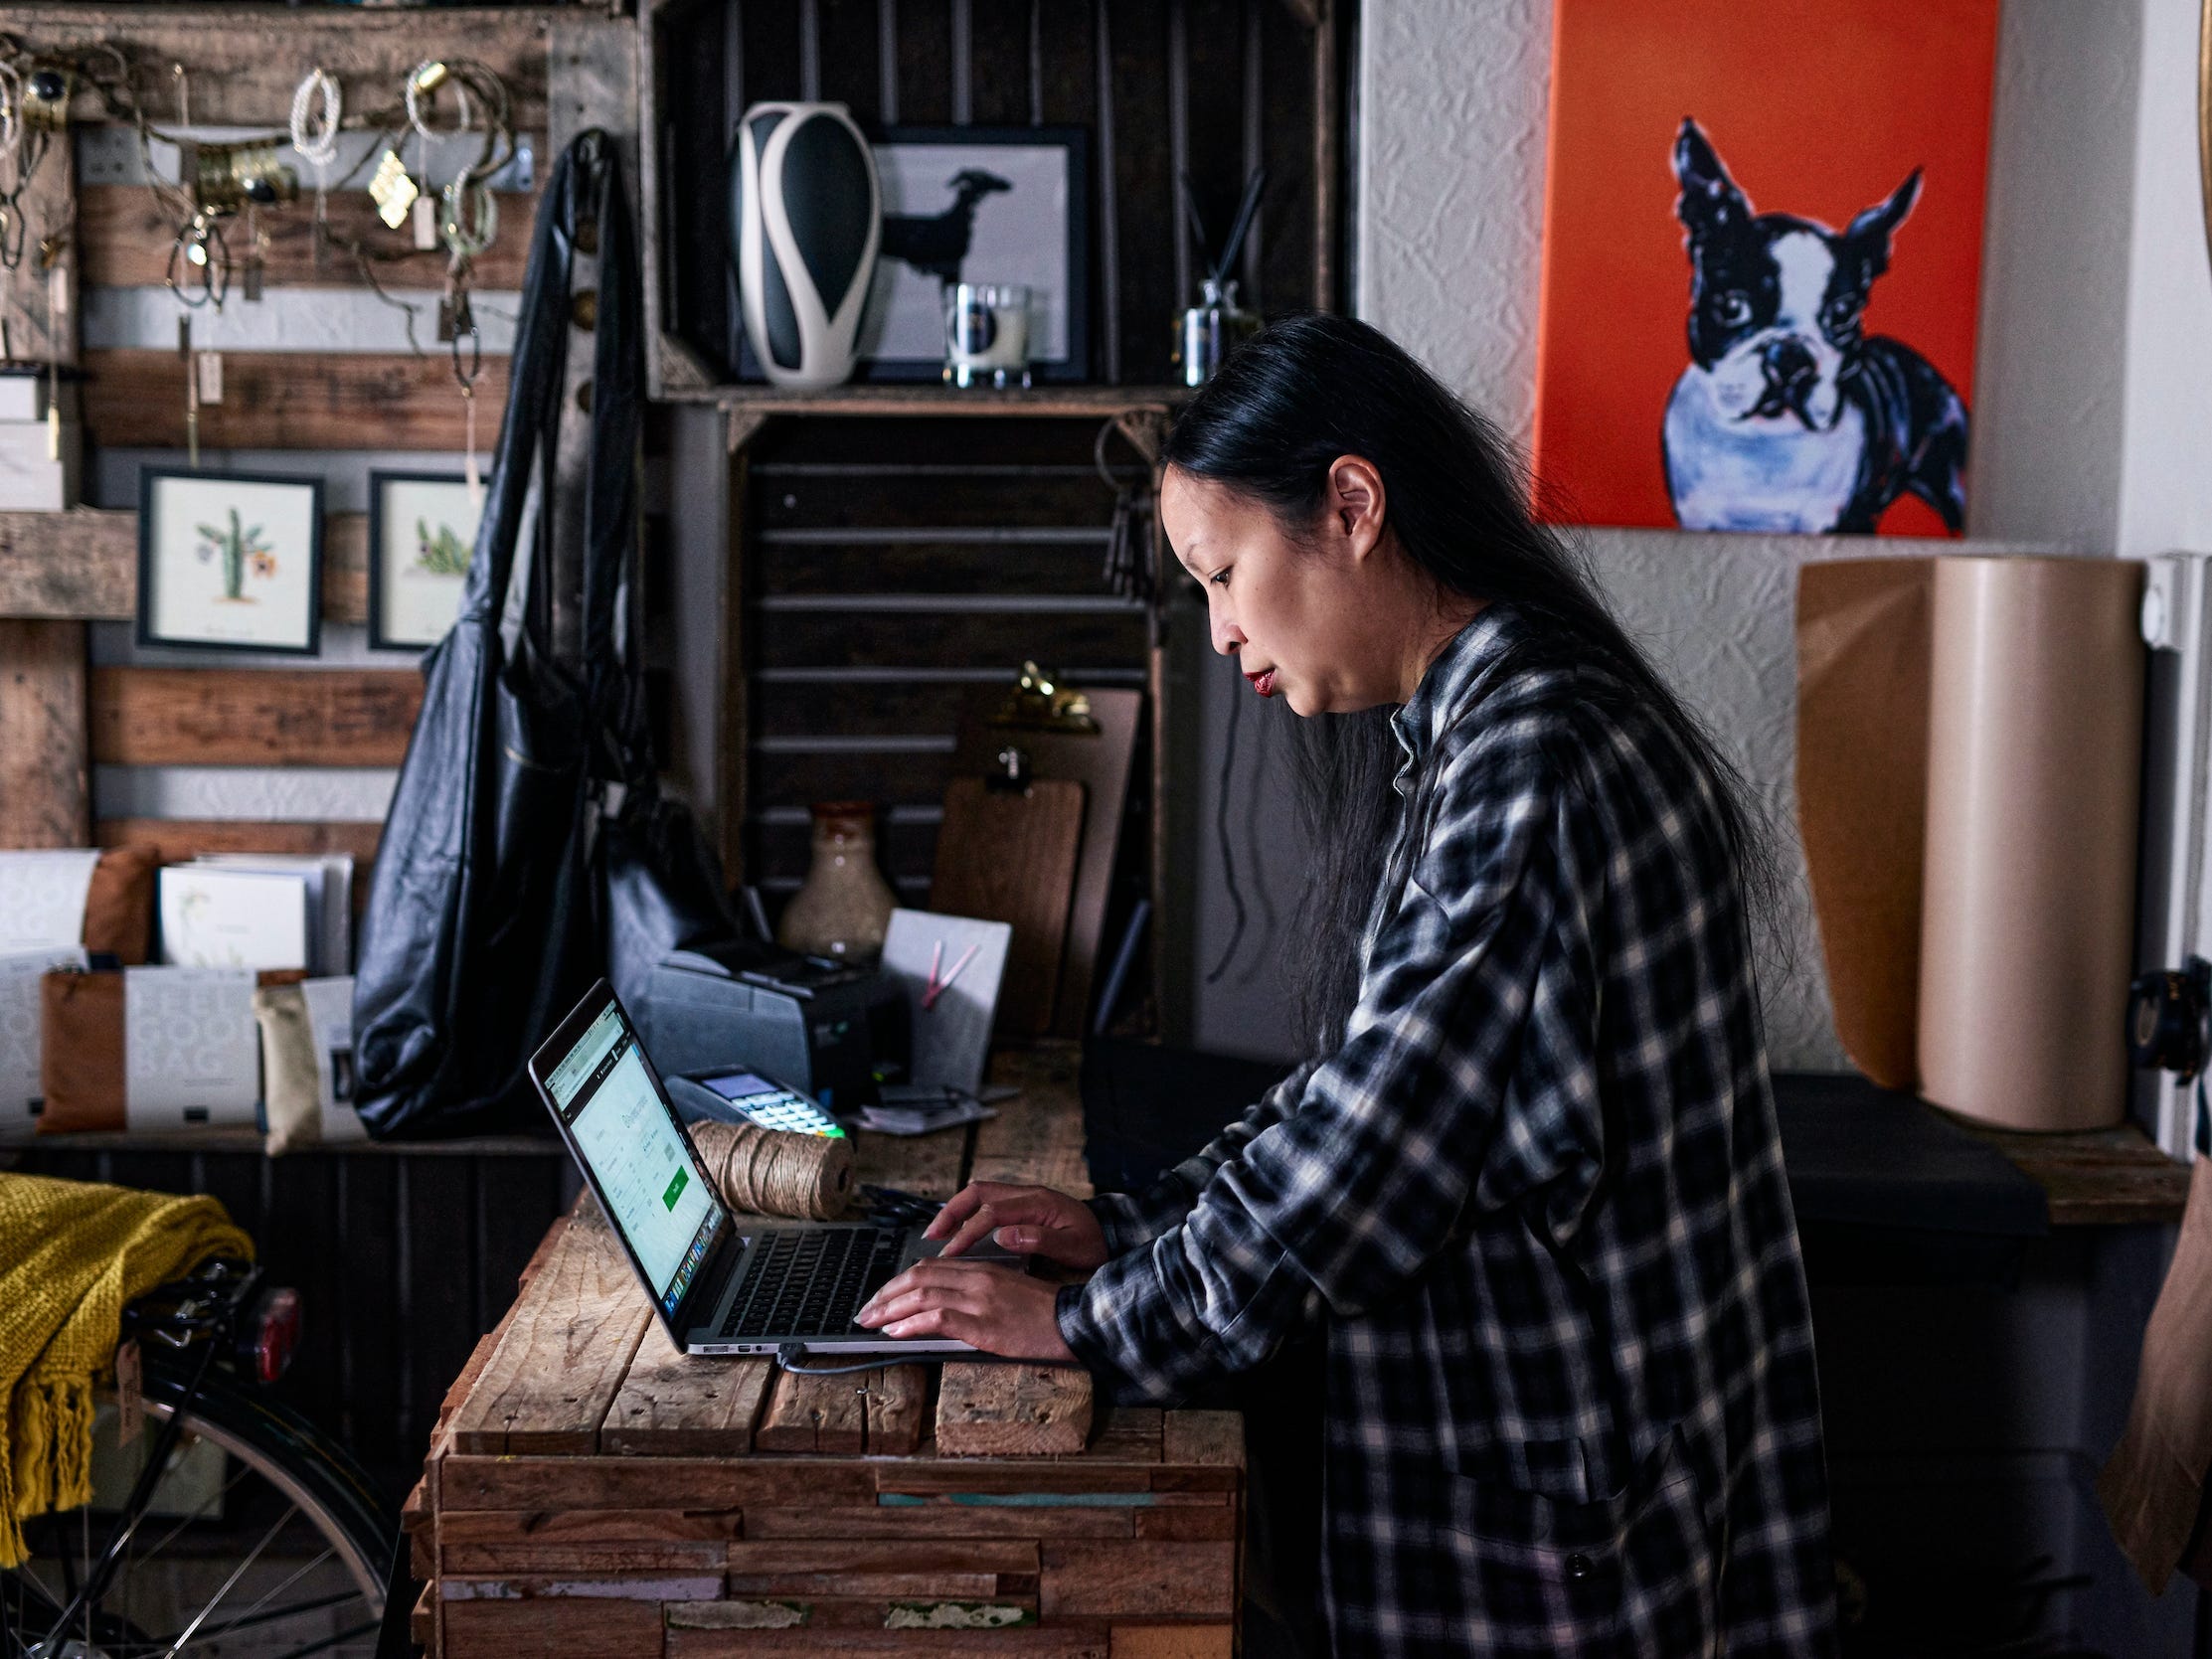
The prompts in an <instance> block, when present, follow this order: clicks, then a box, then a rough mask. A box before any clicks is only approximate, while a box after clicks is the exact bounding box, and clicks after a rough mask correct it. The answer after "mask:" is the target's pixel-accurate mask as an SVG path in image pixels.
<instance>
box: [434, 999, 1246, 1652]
mask: <svg viewBox="0 0 2212 1659" xmlns="http://www.w3.org/2000/svg"><path fill="white" fill-rule="evenodd" d="M1079 1060H1080V1052H1079V1050H1078V1048H1077V1046H1076V1045H1074V1044H1072V1043H1068V1044H1047V1045H1040V1046H1039V1047H1037V1048H1034V1049H1029V1050H1021V1051H1008V1052H1005V1053H1002V1054H1000V1055H999V1056H997V1057H995V1059H994V1061H993V1065H992V1073H991V1080H992V1082H993V1083H997V1084H1006V1085H1011V1086H1013V1087H1015V1088H1018V1089H1019V1090H1020V1091H1021V1092H1020V1093H1019V1094H1018V1095H1017V1096H1015V1097H1013V1098H1010V1099H1007V1100H1004V1101H1002V1102H999V1103H998V1115H997V1116H996V1117H993V1118H989V1119H986V1120H985V1121H983V1122H981V1123H976V1124H969V1125H964V1126H961V1127H958V1128H953V1129H947V1130H939V1131H937V1132H936V1133H933V1134H929V1135H920V1136H890V1135H880V1134H869V1133H865V1132H863V1133H860V1134H857V1135H855V1137H854V1141H855V1152H856V1154H857V1162H858V1178H859V1179H860V1180H861V1181H864V1182H870V1183H875V1184H879V1185H884V1186H894V1187H898V1188H901V1189H904V1190H906V1191H909V1192H914V1193H919V1194H923V1195H927V1196H929V1197H934V1198H946V1197H949V1196H951V1194H952V1193H954V1192H955V1191H957V1190H958V1189H959V1188H960V1186H962V1185H963V1184H964V1183H965V1182H967V1181H969V1180H974V1179H980V1180H997V1181H1011V1182H1041V1183H1044V1184H1047V1185H1051V1186H1055V1187H1059V1188H1061V1189H1062V1190H1064V1191H1070V1192H1074V1193H1076V1194H1078V1195H1079V1196H1088V1194H1089V1192H1090V1188H1089V1185H1088V1183H1087V1181H1086V1179H1085V1167H1084V1161H1083V1114H1082V1107H1081V1103H1080V1099H1079V1097H1078V1092H1077V1086H1076V1073H1077V1068H1078V1064H1079ZM1244 1464H1245V1453H1244V1433H1243V1423H1242V1419H1241V1418H1240V1417H1239V1416H1238V1415H1237V1414H1236V1413H1235V1412H1229V1411H1207V1410H1165V1411H1163V1410H1150V1409H1129V1408H1115V1409H1112V1410H1106V1409H1103V1408H1096V1407H1095V1406H1094V1402H1093V1399H1092V1387H1091V1379H1090V1377H1089V1376H1088V1375H1087V1374H1086V1373H1085V1372H1083V1371H1082V1370H1080V1369H1079V1368H1076V1367H1072V1366H1051V1365H1034V1364H1009V1363H1005V1362H990V1363H984V1362H976V1361H969V1362H961V1361H946V1362H944V1363H942V1364H941V1365H939V1364H920V1363H908V1364H893V1365H884V1366H878V1367H875V1368H873V1369H870V1370H867V1371H863V1372H858V1373H854V1374H851V1375H846V1376H836V1377H821V1376H814V1377H807V1376H794V1375H792V1374H790V1373H787V1372H782V1371H779V1370H777V1369H776V1368H775V1366H774V1364H773V1362H772V1361H769V1360H766V1359H759V1360H754V1359H729V1358H713V1359H709V1358H693V1357H691V1356H687V1355H684V1354H681V1353H678V1352H677V1351H676V1350H675V1348H674V1346H673V1344H672V1343H671V1342H670V1341H669V1339H668V1336H667V1334H666V1332H665V1330H664V1329H663V1327H662V1326H661V1324H660V1322H659V1320H658V1319H657V1318H656V1317H655V1316H654V1314H653V1311H652V1308H651V1305H650V1303H649V1302H648V1301H647V1299H646V1296H645V1293H644V1292H643V1290H642V1289H641V1288H640V1287H639V1285H638V1283H637V1280H636V1276H635V1274H634V1273H633V1271H632V1270H631V1268H630V1265H629V1263H628V1261H627V1259H626V1258H625V1256H624V1255H623V1253H622V1251H621V1248H620V1245H619V1244H618V1242H617V1241H616V1240H615V1239H614V1237H613V1236H612V1234H611V1232H610V1231H609V1230H608V1228H607V1225H606V1222H605V1219H604V1217H603V1216H602V1215H601V1214H600V1213H599V1210H598V1207H597V1205H596V1201H595V1200H594V1199H593V1198H592V1196H591V1194H590V1193H589V1191H587V1192H586V1193H585V1195H584V1196H583V1197H582V1198H581V1199H580V1200H579V1202H578V1204H577V1207H576V1209H575V1211H574V1212H572V1214H571V1215H569V1216H567V1217H565V1218H563V1219H561V1220H560V1221H557V1222H556V1223H555V1224H554V1226H553V1228H552V1230H551V1231H550V1232H549V1233H548V1234H547V1236H546V1239H545V1241H544V1243H543V1244H541V1245H540V1246H539V1249H538V1251H537V1254H536V1255H535V1256H534V1257H533V1258H532V1259H531V1262H530V1264H529V1265H528V1266H527V1267H526V1268H525V1269H524V1272H523V1274H522V1279H521V1289H520V1293H519V1294H518V1296H517V1298H516V1301H515V1303H514V1305H513V1306H512V1307H511V1308H509V1309H508V1310H507V1313H506V1315H505V1317H504V1318H503V1319H502V1320H501V1321H500V1323H499V1326H498V1328H497V1329H496V1330H494V1331H492V1332H491V1333H490V1334H489V1335H487V1336H486V1337H485V1338H484V1339H483V1341H482V1342H480V1343H479V1344H478V1345H477V1348H476V1351H475V1353H474V1354H473V1355H472V1356H471V1358H470V1360H469V1363H468V1365H467V1367H466V1368H465V1369H464V1370H463V1372H462V1374H461V1375H460V1377H459V1378H457V1379H456V1380H455V1381H454V1384H453V1386H452V1388H451V1390H449V1391H448V1393H447V1395H446V1398H445V1404H444V1408H443V1410H442V1411H441V1413H440V1415H439V1419H438V1425H437V1428H436V1430H435V1432H434V1434H433V1436H432V1441H431V1446H430V1455H429V1457H428V1460H427V1462H426V1465H425V1475H424V1479H423V1482H422V1483H421V1484H420V1485H419V1486H418V1487H417V1488H416V1491H415V1493H414V1494H413V1495H412V1496H411V1498H410V1499H409V1503H408V1506H407V1509H406V1511H405V1517H406V1520H405V1525H406V1527H407V1530H408V1532H409V1534H410V1535H411V1538H412V1540H413V1555H414V1562H415V1572H416V1576H418V1577H420V1578H422V1579H424V1580H425V1582H426V1586H427V1587H426V1588H425V1591H424V1593H423V1596H422V1599H421V1600H420V1601H419V1602H418V1603H417V1606H416V1614H415V1627H416V1633H417V1635H418V1638H419V1639H421V1640H423V1641H425V1643H426V1644H427V1645H428V1646H429V1648H430V1651H431V1652H432V1653H433V1654H438V1655H466V1654H470V1653H476V1652H483V1653H499V1654H512V1653H514V1652H516V1651H521V1650H523V1649H528V1650H531V1651H538V1650H544V1651H552V1650H554V1649H556V1648H558V1649H560V1650H561V1651H564V1652H569V1653H573V1654H579V1655H591V1654H597V1653H601V1652H606V1653H610V1654H611V1653H614V1652H621V1653H624V1654H627V1653H636V1652H645V1653H665V1654H692V1653H694V1652H696V1653H698V1654H700V1655H702V1656H704V1655H705V1654H706V1653H707V1652H709V1651H710V1650H711V1651H712V1652H713V1653H715V1654H718V1655H720V1654H738V1653H758V1654H761V1655H764V1656H765V1655H768V1654H784V1653H789V1652H794V1651H800V1650H804V1651H845V1650H848V1649H849V1650H851V1651H866V1652H869V1653H881V1654H886V1655H889V1654H896V1653H908V1652H916V1653H922V1652H928V1653H938V1652H946V1653H949V1652H953V1651H964V1648H962V1647H961V1646H960V1645H959V1644H960V1643H961V1642H962V1641H963V1640H964V1639H965V1638H962V1637H960V1636H957V1635H954V1634H951V1633H950V1632H953V1631H960V1630H966V1631H981V1630H983V1629H986V1628H987V1629H990V1630H992V1631H993V1632H994V1634H993V1635H992V1636H990V1637H988V1638H984V1639H985V1640H987V1641H988V1642H989V1644H990V1647H991V1648H992V1649H993V1650H996V1651H1002V1652H1005V1653H1007V1654H1008V1655H1009V1656H1011V1655H1013V1654H1016V1653H1019V1654H1021V1655H1024V1656H1029V1655H1035V1656H1037V1659H1044V1656H1045V1655H1047V1654H1050V1655H1053V1656H1056V1659H1057V1656H1061V1655H1066V1656H1068V1659H1091V1656H1093V1655H1096V1656H1097V1659H1106V1656H1107V1654H1108V1651H1109V1650H1110V1652H1111V1653H1114V1654H1118V1653H1121V1652H1122V1651H1123V1650H1124V1649H1125V1648H1127V1649H1128V1650H1130V1651H1139V1650H1141V1651H1142V1652H1144V1653H1146V1654H1151V1653H1154V1652H1158V1653H1160V1654H1163V1655H1164V1654H1170V1653H1172V1654H1174V1655H1176V1656H1178V1659H1180V1656H1182V1655H1186V1654H1187V1655H1191V1656H1194V1659H1196V1656H1215V1655H1218V1656H1219V1659H1228V1656H1229V1654H1230V1653H1231V1652H1232V1650H1233V1646H1234V1642H1235V1619H1236V1608H1237V1595H1238V1580H1239V1576H1240V1564H1241V1554H1242V1541H1243V1531H1244V1528H1243V1518H1244ZM1013 1626H1020V1627H1023V1628H1020V1629H1016V1628H1011V1627H1013ZM1032 1638H1033V1639H1032ZM1148 1642H1149V1643H1151V1644H1152V1645H1144V1644H1145V1643H1148ZM854 1643H859V1644H861V1645H860V1646H857V1647H856V1646H853V1644H854ZM948 1643H949V1644H952V1645H946V1644H948ZM1163 1643H1164V1644H1166V1645H1162V1644H1163ZM1132 1644H1134V1645H1133V1646H1132Z"/></svg>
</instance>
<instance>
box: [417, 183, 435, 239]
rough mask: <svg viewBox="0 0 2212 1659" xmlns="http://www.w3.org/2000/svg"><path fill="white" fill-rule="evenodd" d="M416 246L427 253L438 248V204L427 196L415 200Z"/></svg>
mask: <svg viewBox="0 0 2212 1659" xmlns="http://www.w3.org/2000/svg"><path fill="white" fill-rule="evenodd" d="M414 217H415V246H416V247H417V248H419V249H423V250H424V251H425V252H427V251H428V250H429V249H433V248H435V247H436V246H437V204H436V203H435V202H434V201H432V200H431V199H430V198H429V197H427V196H418V197H416V198H415V208H414Z"/></svg>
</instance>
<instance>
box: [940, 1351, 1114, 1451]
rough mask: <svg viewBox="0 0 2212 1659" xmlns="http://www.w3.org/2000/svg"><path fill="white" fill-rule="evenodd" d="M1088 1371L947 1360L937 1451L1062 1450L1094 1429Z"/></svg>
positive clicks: (1077, 1446)
mask: <svg viewBox="0 0 2212 1659" xmlns="http://www.w3.org/2000/svg"><path fill="white" fill-rule="evenodd" d="M1091 1410H1092V1398H1091V1374H1090V1373H1089V1372H1087V1371H1084V1370H1083V1369H1082V1368H1080V1367H1078V1366H1072V1365H987V1364H982V1363H975V1362H960V1361H953V1362H948V1363H947V1364H946V1365H945V1367H944V1375H943V1376H942V1377H941V1378H940V1379H939V1380H938V1382H937V1415H936V1430H937V1450H938V1451H940V1452H943V1453H945V1454H947V1455H949V1456H958V1457H1045V1456H1057V1457H1065V1456H1069V1455H1071V1454H1073V1453H1075V1452H1079V1451H1081V1450H1083V1446H1084V1442H1085V1440H1087V1439H1088V1438H1089V1437H1090V1434H1091Z"/></svg>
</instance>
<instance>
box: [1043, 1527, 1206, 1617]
mask: <svg viewBox="0 0 2212 1659" xmlns="http://www.w3.org/2000/svg"><path fill="white" fill-rule="evenodd" d="M1236 1581H1237V1547H1236V1546H1235V1545H1234V1544H1111V1545H1097V1546H1084V1545H1075V1544H1066V1543H1054V1544H1047V1545H1046V1546H1044V1581H1043V1584H1042V1586H1041V1589H1040V1593H1039V1598H1038V1599H1039V1603H1040V1605H1041V1606H1042V1608H1043V1610H1044V1614H1045V1616H1046V1617H1047V1618H1055V1617H1075V1616H1081V1615H1083V1614H1091V1615H1093V1616H1098V1617H1111V1618H1126V1617H1130V1616H1138V1617H1157V1618H1227V1617H1230V1616H1231V1615H1233V1614H1234V1613H1235V1612H1236V1610H1237V1601H1236V1593H1235V1591H1236Z"/></svg>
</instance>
